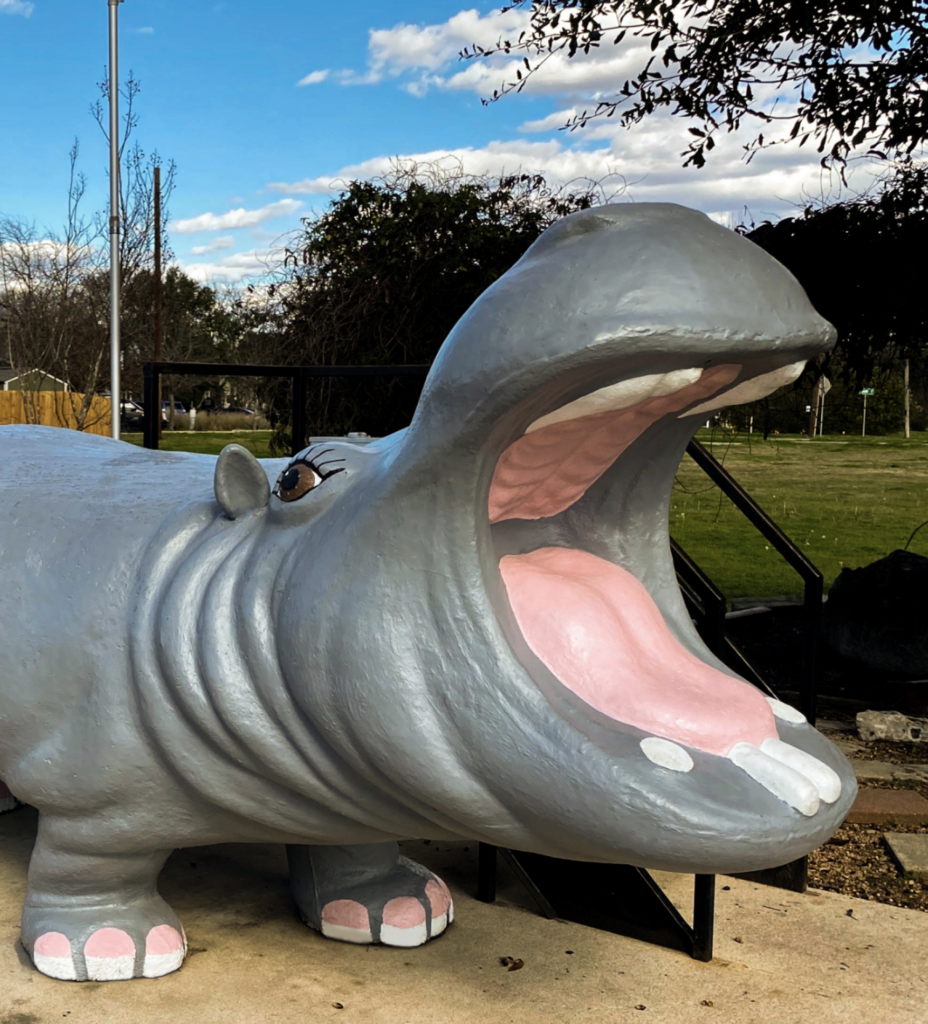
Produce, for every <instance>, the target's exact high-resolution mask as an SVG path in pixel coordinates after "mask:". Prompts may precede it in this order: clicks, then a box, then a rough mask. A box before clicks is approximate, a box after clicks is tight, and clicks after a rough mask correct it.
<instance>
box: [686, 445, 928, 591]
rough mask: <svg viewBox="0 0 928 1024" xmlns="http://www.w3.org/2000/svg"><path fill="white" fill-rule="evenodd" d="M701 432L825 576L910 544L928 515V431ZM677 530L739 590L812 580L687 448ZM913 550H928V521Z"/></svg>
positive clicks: (701, 560) (703, 562)
mask: <svg viewBox="0 0 928 1024" xmlns="http://www.w3.org/2000/svg"><path fill="white" fill-rule="evenodd" d="M698 436H699V440H700V441H702V442H703V444H705V445H706V446H707V447H709V448H710V450H711V451H712V453H713V454H714V455H715V457H716V458H717V459H719V460H720V461H722V462H724V464H725V467H726V469H728V471H729V472H730V473H731V474H732V476H734V477H735V479H736V480H737V481H738V482H739V483H740V484H741V486H742V487H744V489H745V490H746V491H747V492H748V493H749V494H750V495H751V496H752V497H753V498H754V500H755V501H756V502H757V503H758V504H759V505H760V506H761V508H763V509H764V510H765V511H766V512H767V514H768V515H769V516H770V517H771V518H772V519H773V520H774V521H775V522H776V523H777V525H778V526H779V527H780V529H781V530H783V532H784V533H785V534H786V535H787V536H788V537H789V538H790V540H792V541H793V543H795V544H796V545H797V546H798V547H800V548H801V549H802V551H803V552H804V553H805V555H806V557H807V558H809V560H810V561H811V562H812V563H813V564H814V565H816V566H818V568H819V569H820V570H821V572H822V573H823V575H824V576H825V588H826V590H827V588H828V587H829V586H830V585H831V583H832V582H833V581H834V579H835V577H836V576H837V575H838V573H840V571H841V569H842V568H844V567H847V568H851V569H854V568H857V567H859V566H862V565H867V564H868V563H869V562H872V561H874V560H875V559H877V558H882V557H883V556H884V555H888V554H889V553H890V552H891V551H893V550H895V549H896V548H902V547H904V546H905V543H906V541H907V540H908V538H909V535H910V534H911V532H912V531H913V530H914V529H915V527H917V526H918V525H919V524H920V523H922V522H924V521H925V520H926V519H928V434H919V435H918V436H913V437H911V438H910V439H909V440H906V439H905V438H903V437H901V436H899V437H896V436H889V437H873V438H870V437H867V438H860V437H844V436H829V435H825V436H824V437H822V438H816V440H814V441H809V440H806V439H805V438H801V437H798V436H795V435H792V436H786V437H784V436H779V437H771V438H770V440H769V441H766V442H764V441H762V440H761V439H760V435H757V434H754V435H752V436H748V435H745V434H739V435H738V436H737V438H735V439H734V440H732V439H730V438H725V437H723V436H722V435H720V434H719V433H718V432H716V433H715V435H714V436H710V433H709V431H700V433H699V435H698ZM670 532H671V535H672V536H673V538H674V539H675V540H676V541H677V542H678V543H679V544H680V545H681V546H682V547H683V548H685V550H686V551H687V552H688V553H689V554H690V555H691V556H692V557H693V558H694V559H695V561H696V562H697V563H698V564H699V565H700V566H701V567H702V568H703V569H704V570H705V572H706V573H707V574H708V575H709V576H710V577H711V578H712V579H713V580H714V581H715V583H716V585H717V586H718V587H719V588H720V589H721V591H722V592H723V593H724V594H725V595H726V596H727V597H729V598H732V597H739V596H745V595H757V596H772V595H775V594H801V593H802V580H801V579H800V577H799V575H798V574H797V573H795V572H794V571H793V570H792V569H790V567H789V566H788V565H787V564H786V562H784V561H783V559H782V558H780V556H779V555H778V554H777V553H776V552H775V551H774V550H773V549H772V548H770V547H769V546H768V545H767V543H766V541H765V540H764V538H763V537H762V536H761V534H760V533H758V532H757V531H756V530H755V529H754V527H752V526H751V524H750V523H749V522H748V521H747V519H746V518H745V517H744V516H743V515H742V514H741V513H740V512H739V511H738V510H737V509H736V508H735V507H734V506H733V505H732V504H731V502H730V501H729V500H728V499H727V498H723V497H722V496H721V494H720V492H719V490H718V488H717V487H715V486H714V485H713V484H712V483H711V482H710V480H709V479H708V477H706V476H705V474H704V473H703V472H702V471H701V470H700V469H699V468H698V467H697V466H696V465H695V463H693V461H692V460H691V459H690V458H689V457H688V456H687V457H686V458H685V459H684V460H683V463H682V465H681V466H680V470H679V472H678V474H677V481H676V485H675V486H674V491H673V497H672V499H671V511H670ZM909 550H910V551H914V552H916V553H918V554H922V555H928V526H926V527H925V529H924V530H922V531H921V532H920V533H919V534H918V535H917V536H916V537H915V539H914V540H913V541H912V543H911V544H910V546H909Z"/></svg>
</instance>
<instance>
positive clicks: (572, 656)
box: [499, 548, 777, 756]
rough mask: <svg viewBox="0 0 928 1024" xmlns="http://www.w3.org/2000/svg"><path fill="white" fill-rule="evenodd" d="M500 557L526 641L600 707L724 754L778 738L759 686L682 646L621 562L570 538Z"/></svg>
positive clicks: (580, 693) (560, 676)
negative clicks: (573, 544) (579, 547)
mask: <svg viewBox="0 0 928 1024" xmlns="http://www.w3.org/2000/svg"><path fill="white" fill-rule="evenodd" d="M499 567H500V572H501V573H502V577H503V581H504V583H505V584H506V590H507V591H508V593H509V602H510V604H511V606H512V610H513V612H514V613H515V617H516V621H517V622H518V624H519V629H521V631H522V635H523V636H524V637H525V639H526V641H527V643H528V645H529V647H530V648H531V649H532V651H534V653H535V654H536V655H537V657H538V658H539V659H540V660H541V661H542V662H543V663H544V664H545V665H546V666H547V667H548V668H549V669H550V670H551V672H553V673H554V675H555V676H557V678H558V679H559V680H560V681H561V682H562V683H563V684H564V685H565V686H567V687H568V688H569V689H571V690H573V692H574V693H576V694H577V696H579V697H581V698H582V699H583V700H585V701H586V702H587V704H590V705H592V706H593V707H594V708H596V709H597V710H598V711H601V712H603V713H604V714H606V715H609V717H610V718H615V719H617V720H618V721H620V722H625V723H627V724H628V725H633V726H636V727H637V728H639V729H642V730H643V731H644V732H648V733H651V734H653V735H655V736H662V737H664V738H665V739H669V740H673V741H675V742H677V743H682V744H685V745H686V746H688V747H694V748H696V749H698V750H704V751H706V752H707V753H710V754H719V755H722V756H727V755H728V753H729V751H730V750H731V748H732V747H733V746H734V745H735V744H736V743H739V742H742V741H743V742H747V743H753V744H755V745H757V746H759V745H760V744H761V743H762V742H763V741H764V740H765V739H768V738H776V735H777V731H776V725H775V722H774V717H773V712H772V711H771V710H770V705H769V704H768V703H767V701H766V700H765V698H764V697H763V695H762V694H761V693H760V691H759V690H757V689H756V688H755V687H753V686H751V685H750V684H749V683H745V682H741V681H739V680H737V679H732V678H731V677H730V676H727V675H724V674H723V673H721V672H717V671H716V670H715V669H713V668H709V666H708V665H704V664H703V663H702V662H701V661H700V660H699V659H698V658H696V657H695V656H694V655H692V654H690V653H689V651H686V650H684V648H683V647H681V646H680V644H678V643H677V641H676V640H675V639H674V638H673V636H672V635H671V633H670V630H669V629H668V628H667V626H666V624H665V623H664V619H663V617H662V616H661V613H660V612H659V611H658V609H657V606H656V605H655V604H654V602H653V601H652V600H651V596H650V594H648V592H647V590H645V588H644V587H643V586H642V584H641V583H639V582H638V580H637V579H635V577H634V576H632V574H631V573H630V572H628V571H627V570H625V569H622V568H621V567H620V566H618V565H614V564H613V563H612V562H607V561H605V560H604V559H602V558H597V557H596V555H591V554H589V553H588V552H586V551H574V550H572V549H569V548H541V549H540V550H538V551H533V552H531V553H530V554H527V555H506V556H504V557H503V558H502V559H501V560H500V563H499Z"/></svg>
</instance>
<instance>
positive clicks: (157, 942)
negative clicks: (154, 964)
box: [145, 924, 184, 956]
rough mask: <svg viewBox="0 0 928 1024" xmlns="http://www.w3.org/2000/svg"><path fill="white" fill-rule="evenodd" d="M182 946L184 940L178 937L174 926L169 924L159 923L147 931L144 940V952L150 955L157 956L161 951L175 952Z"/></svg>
mask: <svg viewBox="0 0 928 1024" xmlns="http://www.w3.org/2000/svg"><path fill="white" fill-rule="evenodd" d="M183 948H184V940H183V939H182V938H181V937H180V934H179V933H178V931H177V929H176V928H172V927H171V926H170V925H169V924H159V925H158V926H157V927H156V928H152V930H151V931H150V932H149V933H148V938H147V939H146V940H145V952H146V953H148V954H150V955H151V956H158V955H160V954H162V953H175V952H176V951H177V950H178V949H183Z"/></svg>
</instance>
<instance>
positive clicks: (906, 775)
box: [851, 761, 928, 782]
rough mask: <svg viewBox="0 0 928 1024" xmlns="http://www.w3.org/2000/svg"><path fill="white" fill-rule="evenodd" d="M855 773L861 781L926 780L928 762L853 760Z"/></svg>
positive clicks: (927, 777) (927, 779)
mask: <svg viewBox="0 0 928 1024" xmlns="http://www.w3.org/2000/svg"><path fill="white" fill-rule="evenodd" d="M851 764H852V765H853V767H854V774H855V775H856V776H857V778H858V780H859V781H860V782H867V781H868V780H874V779H876V780H879V781H882V782H926V781H928V764H890V763H889V762H888V761H852V762H851Z"/></svg>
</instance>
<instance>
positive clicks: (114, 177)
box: [106, 0, 122, 441]
mask: <svg viewBox="0 0 928 1024" xmlns="http://www.w3.org/2000/svg"><path fill="white" fill-rule="evenodd" d="M121 3H122V0H106V4H107V7H108V8H109V15H110V88H109V93H110V422H111V425H112V430H111V433H112V435H113V437H114V438H115V439H116V440H117V441H118V440H119V417H120V413H121V412H122V402H121V398H122V391H121V388H120V383H119V355H120V353H119V284H120V281H119V278H120V273H119V269H120V268H119V17H118V14H117V11H118V9H119V5H120V4H121Z"/></svg>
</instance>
